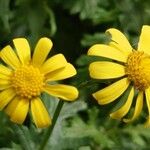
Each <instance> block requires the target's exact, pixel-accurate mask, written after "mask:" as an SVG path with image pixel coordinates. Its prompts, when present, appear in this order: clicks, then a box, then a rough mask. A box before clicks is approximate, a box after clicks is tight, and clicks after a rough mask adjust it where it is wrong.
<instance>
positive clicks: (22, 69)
mask: <svg viewBox="0 0 150 150" xmlns="http://www.w3.org/2000/svg"><path fill="white" fill-rule="evenodd" d="M13 44H14V50H13V49H12V47H11V46H9V45H8V46H6V47H4V48H3V49H2V50H1V53H0V56H1V59H2V60H3V61H4V63H5V64H6V65H7V66H4V65H2V64H0V110H4V111H5V112H6V113H7V114H8V116H9V117H10V120H11V121H13V122H15V123H18V124H22V123H23V122H24V120H25V118H26V116H27V113H28V112H29V111H31V114H32V118H33V121H34V122H35V125H36V126H37V127H39V128H42V127H47V126H49V125H50V124H51V118H50V116H49V114H48V112H47V110H46V108H45V106H44V105H43V102H42V100H41V99H40V95H41V93H43V92H46V93H48V94H50V95H52V96H55V97H59V98H62V99H64V100H67V101H73V100H75V99H76V98H77V96H78V90H77V89H76V88H75V87H73V86H69V85H64V84H54V82H53V81H58V80H62V79H66V78H69V77H72V76H74V75H75V74H76V70H75V68H74V67H73V65H71V64H70V63H68V62H67V61H66V59H65V57H64V56H63V55H62V54H57V55H55V56H53V57H51V58H49V59H47V60H46V57H47V56H48V53H49V52H50V50H51V48H52V42H51V40H50V39H48V38H46V37H44V38H41V39H40V40H39V41H38V43H37V45H36V47H35V50H34V52H33V56H32V58H31V50H30V46H29V44H28V41H27V40H26V39H25V38H17V39H14V40H13ZM52 82H53V83H52ZM51 83H52V84H51Z"/></svg>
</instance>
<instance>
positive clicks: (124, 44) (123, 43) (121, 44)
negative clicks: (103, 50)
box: [106, 28, 132, 54]
mask: <svg viewBox="0 0 150 150" xmlns="http://www.w3.org/2000/svg"><path fill="white" fill-rule="evenodd" d="M106 32H108V33H110V34H111V40H112V41H113V42H112V43H111V45H112V44H114V45H115V47H117V48H118V49H119V50H121V51H122V52H124V54H129V53H131V52H132V47H131V45H130V43H129V42H128V40H127V38H126V37H125V36H124V34H123V33H121V32H120V31H119V30H117V29H115V28H111V29H108V30H107V31H106Z"/></svg>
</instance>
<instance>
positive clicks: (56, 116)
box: [39, 100, 64, 150]
mask: <svg viewBox="0 0 150 150" xmlns="http://www.w3.org/2000/svg"><path fill="white" fill-rule="evenodd" d="M63 104H64V101H62V100H59V103H58V105H57V108H56V110H55V113H54V116H53V120H52V125H51V126H50V127H49V128H48V129H47V131H46V133H45V135H44V137H43V141H42V143H41V145H40V148H39V150H44V148H45V146H46V144H47V142H48V139H49V138H50V136H51V134H52V132H53V129H54V127H55V124H56V121H57V119H58V116H59V114H60V111H61V109H62V106H63Z"/></svg>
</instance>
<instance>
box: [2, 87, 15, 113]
mask: <svg viewBox="0 0 150 150" xmlns="http://www.w3.org/2000/svg"><path fill="white" fill-rule="evenodd" d="M15 95H16V93H15V91H14V90H13V89H12V88H9V89H7V90H4V91H2V92H1V93H0V110H2V109H3V108H4V107H5V106H6V105H7V104H8V103H9V102H10V101H11V100H12V99H13V98H14V96H15Z"/></svg>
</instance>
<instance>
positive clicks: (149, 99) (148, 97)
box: [145, 88, 150, 115]
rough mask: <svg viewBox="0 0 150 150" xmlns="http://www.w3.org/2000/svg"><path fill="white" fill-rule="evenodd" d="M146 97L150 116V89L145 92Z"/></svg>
mask: <svg viewBox="0 0 150 150" xmlns="http://www.w3.org/2000/svg"><path fill="white" fill-rule="evenodd" d="M145 95H146V104H147V107H148V113H149V115H150V88H148V89H146V90H145Z"/></svg>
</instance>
